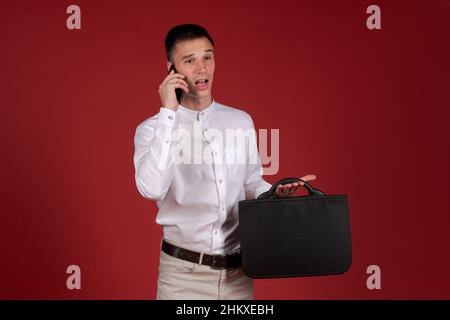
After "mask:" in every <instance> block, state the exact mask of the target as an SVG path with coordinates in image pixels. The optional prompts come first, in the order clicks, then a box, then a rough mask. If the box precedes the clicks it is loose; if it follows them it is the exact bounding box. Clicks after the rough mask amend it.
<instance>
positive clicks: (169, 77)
mask: <svg viewBox="0 0 450 320" xmlns="http://www.w3.org/2000/svg"><path fill="white" fill-rule="evenodd" d="M172 71H173V70H172ZM185 77H186V76H185V75H184V74H181V73H174V74H169V75H167V76H166V78H165V79H164V81H163V84H164V83H167V82H168V81H170V80H172V79H175V78H178V79H184V78H185Z"/></svg>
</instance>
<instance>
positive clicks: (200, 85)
mask: <svg viewBox="0 0 450 320" xmlns="http://www.w3.org/2000/svg"><path fill="white" fill-rule="evenodd" d="M208 81H209V80H208V79H198V80H196V81H195V87H196V88H197V90H208Z"/></svg>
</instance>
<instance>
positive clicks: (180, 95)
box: [169, 64, 184, 104]
mask: <svg viewBox="0 0 450 320" xmlns="http://www.w3.org/2000/svg"><path fill="white" fill-rule="evenodd" d="M172 70H173V71H174V72H175V73H177V69H175V66H174V65H173V64H172V65H171V66H170V69H169V73H170V72H171V71H172ZM175 94H176V96H177V100H178V103H180V104H181V100H183V95H184V90H183V89H180V88H176V89H175Z"/></svg>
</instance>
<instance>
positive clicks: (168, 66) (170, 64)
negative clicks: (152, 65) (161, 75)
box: [167, 61, 172, 72]
mask: <svg viewBox="0 0 450 320" xmlns="http://www.w3.org/2000/svg"><path fill="white" fill-rule="evenodd" d="M171 66H172V62H170V61H167V72H169V69H170V67H171Z"/></svg>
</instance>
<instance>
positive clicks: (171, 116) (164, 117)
mask: <svg viewBox="0 0 450 320" xmlns="http://www.w3.org/2000/svg"><path fill="white" fill-rule="evenodd" d="M176 116H177V113H176V112H175V111H173V110H170V109H168V108H164V107H161V109H159V114H158V124H160V125H163V126H167V127H170V128H173V126H174V125H175V120H176Z"/></svg>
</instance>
